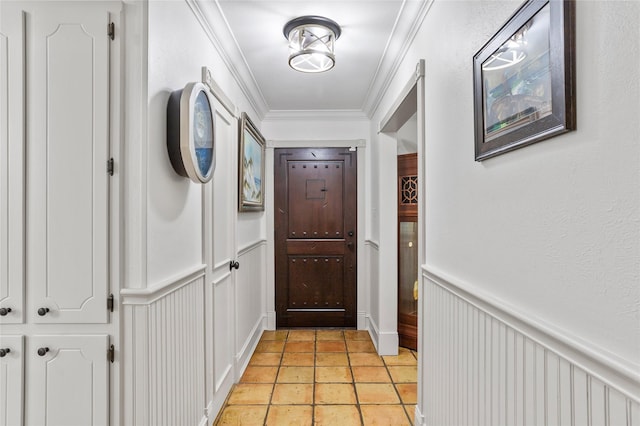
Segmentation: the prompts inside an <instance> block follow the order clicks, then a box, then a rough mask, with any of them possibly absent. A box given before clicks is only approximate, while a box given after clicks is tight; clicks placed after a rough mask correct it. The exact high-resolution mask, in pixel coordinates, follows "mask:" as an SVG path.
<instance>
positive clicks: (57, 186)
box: [26, 3, 111, 323]
mask: <svg viewBox="0 0 640 426" xmlns="http://www.w3.org/2000/svg"><path fill="white" fill-rule="evenodd" d="M31 15H32V16H30V19H29V23H31V25H28V27H27V34H28V37H27V43H28V44H27V64H28V65H27V73H26V74H27V87H28V88H29V90H27V93H28V98H27V123H30V124H29V126H28V128H29V133H28V137H27V143H28V149H27V206H29V207H28V208H27V270H28V271H29V274H27V288H29V291H30V297H29V300H28V317H29V318H31V320H32V321H34V322H42V323H51V322H56V323H104V322H106V321H107V319H108V316H107V311H106V309H105V306H106V298H107V295H108V294H107V288H108V277H109V270H108V262H109V257H108V254H109V253H108V247H109V246H108V242H109V239H108V229H109V227H108V217H109V216H108V204H109V199H108V197H109V178H110V177H109V174H108V173H107V161H108V160H109V47H110V43H111V40H110V38H109V36H108V34H107V27H108V24H109V23H110V16H109V11H108V10H105V9H104V7H95V6H87V5H85V4H82V3H80V4H77V5H73V7H60V5H59V3H54V4H53V5H47V4H42V5H39V6H38V9H37V11H35V12H34V13H32V14H31ZM46 309H49V312H47V311H46ZM38 312H39V313H40V314H38Z"/></svg>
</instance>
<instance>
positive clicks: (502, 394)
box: [416, 269, 640, 426]
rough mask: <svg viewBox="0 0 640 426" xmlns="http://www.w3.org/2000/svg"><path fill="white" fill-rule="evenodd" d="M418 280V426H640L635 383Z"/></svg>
mask: <svg viewBox="0 0 640 426" xmlns="http://www.w3.org/2000/svg"><path fill="white" fill-rule="evenodd" d="M422 278H423V283H422V289H421V291H422V297H421V298H420V300H421V301H422V302H421V303H422V313H423V315H422V322H421V324H420V337H419V339H420V340H422V343H421V348H423V350H422V352H421V354H420V356H421V361H422V368H421V370H420V378H419V381H420V382H421V383H422V394H421V395H419V396H418V398H419V404H418V408H417V409H416V414H418V416H419V417H417V421H416V424H427V425H438V426H443V425H461V424H469V425H470V424H475V425H503V424H529V425H539V424H562V425H611V426H614V425H616V426H617V425H625V426H633V425H636V426H637V425H640V417H639V416H638V415H637V414H638V413H639V412H640V382H639V380H638V377H635V376H634V375H633V374H632V373H631V374H627V373H625V371H624V369H623V368H619V367H616V363H614V362H613V361H611V362H607V360H606V359H603V357H602V356H601V355H599V354H596V353H593V352H592V351H590V350H588V349H584V348H580V347H578V346H577V345H575V344H574V343H573V342H572V340H571V339H570V338H569V337H566V338H562V336H559V335H553V334H551V333H550V332H549V331H548V330H546V329H544V328H543V327H541V326H540V325H539V323H537V322H536V321H535V320H533V319H530V318H526V317H524V316H523V315H522V314H520V313H516V312H514V311H513V310H512V309H510V308H509V307H508V306H501V305H500V304H499V303H497V302H496V301H494V300H491V301H489V300H487V298H485V297H481V296H480V295H477V294H475V293H474V292H473V290H471V289H469V288H468V287H464V286H460V285H456V284H452V283H451V280H447V279H444V278H442V276H441V275H440V274H436V273H435V272H434V271H432V270H428V269H424V270H423V277H422ZM420 413H423V415H421V414H420ZM423 416H424V417H423ZM423 419H424V420H423Z"/></svg>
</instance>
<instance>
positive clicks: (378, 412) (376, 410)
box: [360, 405, 411, 426]
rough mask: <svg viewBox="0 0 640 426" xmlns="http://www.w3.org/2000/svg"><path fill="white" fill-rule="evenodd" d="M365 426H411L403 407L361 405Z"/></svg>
mask: <svg viewBox="0 0 640 426" xmlns="http://www.w3.org/2000/svg"><path fill="white" fill-rule="evenodd" d="M360 410H361V411H362V418H363V419H364V424H365V426H369V425H371V426H411V423H410V422H409V418H408V417H407V414H406V413H405V411H404V407H403V406H402V405H361V406H360Z"/></svg>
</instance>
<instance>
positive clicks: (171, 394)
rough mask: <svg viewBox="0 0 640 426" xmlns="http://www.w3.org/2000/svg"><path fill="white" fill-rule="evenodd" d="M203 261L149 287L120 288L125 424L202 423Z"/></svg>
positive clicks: (203, 374)
mask: <svg viewBox="0 0 640 426" xmlns="http://www.w3.org/2000/svg"><path fill="white" fill-rule="evenodd" d="M204 269H205V268H204V265H202V266H199V267H196V268H194V269H193V270H192V271H188V272H187V273H185V274H184V275H183V276H182V277H180V278H177V279H173V280H169V281H168V282H166V283H163V284H162V285H158V286H156V287H154V288H148V289H135V290H133V289H128V290H122V293H121V294H122V303H123V307H124V315H125V324H128V326H127V330H125V343H124V347H123V348H122V349H121V351H120V353H121V354H122V356H124V357H125V359H126V362H125V363H124V365H125V366H128V368H125V386H124V398H125V400H128V401H133V403H130V404H125V406H126V407H127V408H128V409H127V410H126V412H125V422H126V423H127V424H153V425H174V424H192V425H196V424H199V423H201V421H202V417H203V409H204V407H205V400H204V399H205V394H204V387H205V383H204V378H205V351H204V345H205V327H204V326H205V322H204V306H205V303H204V302H205V298H204Z"/></svg>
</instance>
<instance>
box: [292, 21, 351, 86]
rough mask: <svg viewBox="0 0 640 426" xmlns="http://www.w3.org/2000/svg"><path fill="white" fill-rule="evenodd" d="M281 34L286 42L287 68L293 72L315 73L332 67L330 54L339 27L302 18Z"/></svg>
mask: <svg viewBox="0 0 640 426" xmlns="http://www.w3.org/2000/svg"><path fill="white" fill-rule="evenodd" d="M284 34H285V37H287V40H289V66H291V68H293V69H294V70H296V71H301V72H306V73H318V72H324V71H328V70H330V69H331V68H333V66H334V65H335V62H336V60H335V56H334V53H333V48H334V43H335V40H336V39H337V38H338V37H339V36H340V27H339V26H338V24H336V23H335V22H333V21H331V20H330V19H327V18H322V17H319V16H303V17H300V18H296V19H294V20H292V21H290V22H288V23H287V25H285V27H284Z"/></svg>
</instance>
